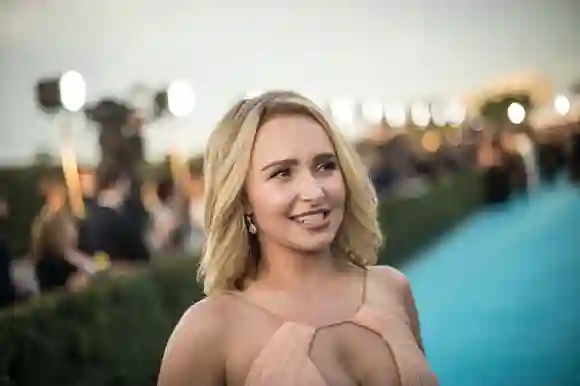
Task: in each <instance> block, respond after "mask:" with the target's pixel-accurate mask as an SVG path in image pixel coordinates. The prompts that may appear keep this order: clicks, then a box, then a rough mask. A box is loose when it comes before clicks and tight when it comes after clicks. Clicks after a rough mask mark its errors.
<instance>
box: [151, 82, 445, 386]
mask: <svg viewBox="0 0 580 386" xmlns="http://www.w3.org/2000/svg"><path fill="white" fill-rule="evenodd" d="M204 176H205V195H206V196H205V224H204V225H205V231H206V234H207V241H206V247H205V252H204V255H203V257H202V259H201V264H200V270H199V278H200V279H202V280H203V284H204V288H205V292H206V294H207V295H208V296H207V298H206V299H205V300H202V301H200V302H199V303H197V304H195V305H194V306H192V307H191V308H190V309H189V310H188V311H187V312H186V313H185V315H184V316H183V317H182V319H181V321H180V322H179V324H178V326H177V327H176V329H175V331H174V333H173V335H172V337H171V338H170V340H169V343H168V345H167V348H166V352H165V356H164V359H163V363H162V366H161V372H160V375H159V385H160V386H190V385H191V386H193V385H195V386H217V385H228V386H242V385H247V386H274V385H275V386H290V385H292V386H294V385H296V386H298V385H301V386H330V385H333V386H334V385H341V386H342V385H345V386H347V385H353V386H354V385H363V386H389V385H404V386H411V385H437V380H436V377H435V375H434V374H433V373H432V372H431V370H430V369H429V366H428V363H427V360H426V358H425V355H424V352H423V348H422V343H421V336H420V332H419V322H418V317H417V311H416V309H415V305H414V301H413V297H412V294H411V289H410V286H409V282H408V281H407V279H406V278H405V277H404V276H403V275H402V274H401V273H400V272H398V271H396V270H394V269H392V268H388V267H374V266H373V265H374V264H375V263H376V262H377V249H378V247H379V245H380V243H381V234H380V232H379V227H378V223H377V200H376V196H375V192H374V189H373V187H372V185H371V183H370V181H369V178H368V176H367V173H366V171H365V169H364V167H363V165H362V163H361V161H360V159H359V157H358V156H357V155H356V154H355V153H354V151H353V150H352V149H351V147H350V146H349V145H348V144H347V142H346V141H345V139H344V138H343V137H342V136H341V135H340V134H339V133H338V132H337V130H336V129H335V128H334V127H333V125H332V124H331V123H330V122H329V121H328V120H327V119H326V118H325V116H324V114H323V112H322V111H321V110H320V109H319V108H318V107H317V106H316V105H315V104H313V103H312V102H311V101H309V100H307V99H305V98H304V97H302V96H300V95H298V94H296V93H293V92H282V91H281V92H268V93H265V94H262V95H260V96H258V97H256V98H253V99H248V100H244V101H241V102H239V103H238V104H236V105H235V106H234V107H233V108H232V109H231V110H230V111H229V112H228V113H227V114H226V115H225V117H224V118H223V119H222V120H221V122H220V123H219V124H218V126H217V128H216V129H215V131H214V133H213V134H212V136H211V137H210V140H209V143H208V145H207V150H206V154H205V165H204Z"/></svg>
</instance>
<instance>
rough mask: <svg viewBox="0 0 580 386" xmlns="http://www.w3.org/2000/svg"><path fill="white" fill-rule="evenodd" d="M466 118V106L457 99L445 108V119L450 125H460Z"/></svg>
mask: <svg viewBox="0 0 580 386" xmlns="http://www.w3.org/2000/svg"><path fill="white" fill-rule="evenodd" d="M466 118H467V108H466V107H465V106H464V105H463V104H462V103H460V102H459V101H453V102H451V103H450V104H449V105H448V106H447V107H446V108H445V119H446V120H447V123H449V124H451V125H455V126H458V125H461V124H462V123H463V122H465V119H466Z"/></svg>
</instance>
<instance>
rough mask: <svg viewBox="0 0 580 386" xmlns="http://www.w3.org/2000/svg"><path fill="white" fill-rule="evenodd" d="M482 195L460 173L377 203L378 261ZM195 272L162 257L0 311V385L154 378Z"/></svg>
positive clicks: (82, 385)
mask: <svg viewBox="0 0 580 386" xmlns="http://www.w3.org/2000/svg"><path fill="white" fill-rule="evenodd" d="M482 202H483V200H482V193H481V176H480V175H478V174H468V175H462V176H457V177H453V178H450V179H448V180H445V181H441V182H440V183H439V184H436V185H434V186H433V187H431V189H429V191H428V192H427V193H426V194H425V195H424V196H422V197H420V198H416V199H397V200H392V201H388V202H386V203H383V204H382V206H381V218H383V219H384V221H383V223H382V225H383V227H384V228H385V232H386V234H387V244H386V247H385V249H384V250H383V251H382V253H381V256H380V259H379V262H380V263H381V264H385V263H389V264H391V265H395V266H397V265H400V264H402V263H403V262H404V261H405V260H406V259H407V258H409V257H410V256H412V255H413V254H414V253H415V252H417V250H418V248H422V247H425V246H426V244H427V243H429V242H431V241H432V240H433V239H434V238H435V237H437V236H438V235H440V234H441V233H442V232H444V231H445V230H448V229H449V228H450V227H452V226H454V225H455V224H457V223H458V222H459V221H461V220H462V219H464V218H465V216H466V215H468V214H469V213H471V212H472V211H473V210H475V209H477V208H478V207H479V206H480V205H481V204H482ZM195 270H196V259H194V258H191V259H185V260H184V259H179V260H171V261H168V262H165V263H163V264H157V265H153V266H152V267H151V268H146V269H142V270H141V271H140V272H138V273H136V274H134V275H132V276H131V277H126V278H105V279H104V280H103V281H102V282H100V283H98V284H96V285H93V286H91V287H90V288H88V289H87V290H85V291H83V292H80V293H75V294H54V295H49V296H45V297H42V298H40V299H38V300H35V301H33V302H32V303H30V304H26V305H24V306H22V307H21V308H18V309H16V310H13V311H12V310H9V311H4V312H3V313H0V385H2V386H4V385H6V386H16V385H18V386H38V385H43V386H53V385H54V386H93V385H94V386H97V385H99V386H133V385H134V386H143V385H155V383H156V377H157V373H158V370H159V365H160V360H161V357H162V354H163V350H164V347H165V343H166V341H167V338H168V337H169V334H170V333H171V330H172V329H173V327H174V325H175V323H176V322H177V320H178V319H179V317H180V315H181V314H182V313H183V312H184V311H185V309H186V308H187V307H188V306H189V305H190V304H192V303H194V302H195V301H197V300H199V299H201V298H202V296H203V294H202V291H201V290H200V288H199V287H198V286H197V284H196V282H195Z"/></svg>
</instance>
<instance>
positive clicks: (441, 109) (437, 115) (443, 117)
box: [431, 103, 448, 126]
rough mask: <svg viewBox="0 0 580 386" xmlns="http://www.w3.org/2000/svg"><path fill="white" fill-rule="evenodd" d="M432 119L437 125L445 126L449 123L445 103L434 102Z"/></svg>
mask: <svg viewBox="0 0 580 386" xmlns="http://www.w3.org/2000/svg"><path fill="white" fill-rule="evenodd" d="M431 119H432V120H433V124H434V125H435V126H445V125H447V123H448V121H447V114H446V111H445V105H443V104H442V103H433V104H432V105H431Z"/></svg>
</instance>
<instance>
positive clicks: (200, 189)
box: [186, 173, 205, 252]
mask: <svg viewBox="0 0 580 386" xmlns="http://www.w3.org/2000/svg"><path fill="white" fill-rule="evenodd" d="M189 194H190V198H189V220H190V234H189V239H188V244H187V247H186V248H187V250H188V251H190V252H198V251H200V250H201V249H202V248H203V245H204V243H205V235H204V231H203V229H204V220H203V218H204V207H203V200H204V183H203V176H202V175H201V174H196V173H192V176H191V180H190V189H189Z"/></svg>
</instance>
